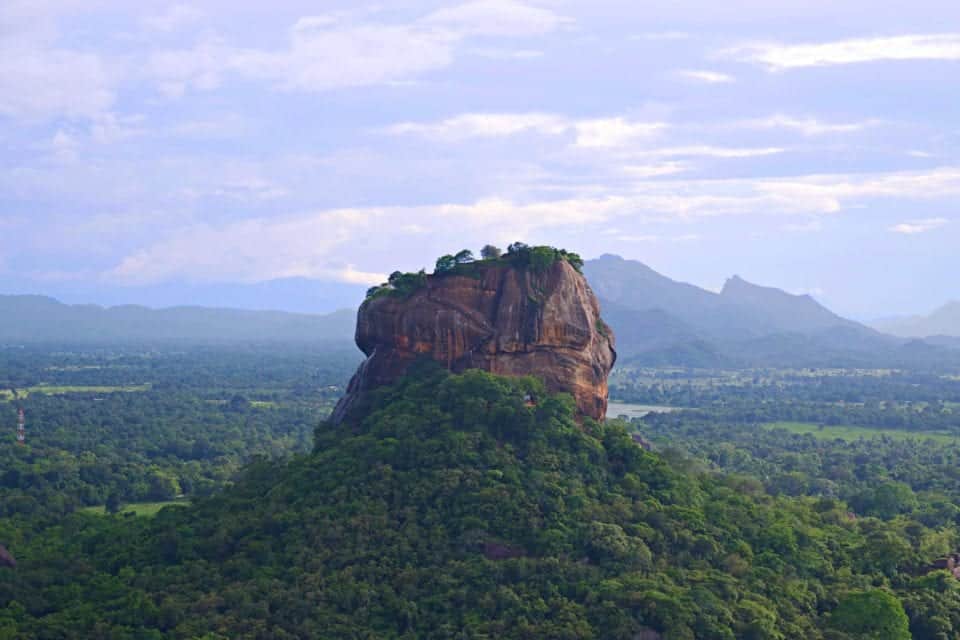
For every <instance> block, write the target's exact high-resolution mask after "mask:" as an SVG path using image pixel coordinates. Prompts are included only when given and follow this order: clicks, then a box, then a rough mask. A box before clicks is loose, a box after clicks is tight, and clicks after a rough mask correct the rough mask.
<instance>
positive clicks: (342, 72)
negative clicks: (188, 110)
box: [149, 0, 569, 97]
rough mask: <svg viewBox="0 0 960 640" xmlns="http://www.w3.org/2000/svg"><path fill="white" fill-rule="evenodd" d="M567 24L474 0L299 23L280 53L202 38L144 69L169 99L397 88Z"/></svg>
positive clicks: (505, 0) (542, 12)
mask: <svg viewBox="0 0 960 640" xmlns="http://www.w3.org/2000/svg"><path fill="white" fill-rule="evenodd" d="M568 23H569V19H567V18H564V17H562V16H560V15H558V14H555V13H554V12H552V11H549V10H547V9H542V8H537V7H532V6H528V5H525V4H522V3H520V2H514V1H513V0H478V1H476V2H469V3H466V4H462V5H459V6H455V7H449V8H445V9H440V10H438V11H435V12H434V13H431V14H428V15H426V16H424V17H422V18H420V19H418V20H413V21H408V22H404V23H389V24H387V23H352V22H348V21H345V19H341V18H339V17H331V16H306V17H302V18H300V19H299V20H298V21H297V22H296V23H295V24H294V25H293V27H292V28H291V29H290V34H289V44H288V45H287V46H286V47H284V48H279V49H274V50H268V49H252V48H242V47H235V46H232V45H229V44H227V43H226V42H225V41H224V40H222V39H219V38H215V37H208V38H207V39H205V40H203V41H201V42H199V43H198V44H197V45H196V46H194V47H193V48H191V49H183V50H169V51H161V52H157V53H155V54H154V55H153V56H151V59H150V62H149V69H150V72H151V74H152V75H153V77H154V78H155V79H156V81H157V83H158V85H159V87H160V89H161V91H162V92H163V93H165V94H166V95H168V96H172V97H175V96H179V95H181V94H183V93H184V91H186V90H187V89H194V90H209V89H214V88H216V87H218V86H219V85H220V84H221V83H222V82H223V79H224V77H225V76H227V75H231V74H233V75H237V76H241V77H246V78H252V79H256V80H262V81H266V82H271V83H273V84H275V85H276V86H278V87H280V88H283V89H287V90H297V91H327V90H331V89H340V88H347V87H361V86H370V85H378V84H396V83H403V82H407V81H409V80H410V79H411V78H414V77H416V76H418V75H420V74H423V73H426V72H429V71H435V70H438V69H442V68H445V67H447V66H449V65H451V64H452V63H453V61H454V60H455V58H456V57H457V55H460V54H461V53H464V52H468V50H464V47H463V44H464V43H465V42H467V41H468V40H470V39H471V38H477V37H483V38H518V37H531V36H539V35H543V34H545V33H548V32H550V31H553V30H555V29H557V28H560V27H561V26H563V25H565V24H568Z"/></svg>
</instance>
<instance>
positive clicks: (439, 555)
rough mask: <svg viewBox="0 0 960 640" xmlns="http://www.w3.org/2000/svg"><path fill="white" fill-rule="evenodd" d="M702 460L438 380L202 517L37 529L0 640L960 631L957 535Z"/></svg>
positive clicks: (205, 502)
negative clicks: (946, 564)
mask: <svg viewBox="0 0 960 640" xmlns="http://www.w3.org/2000/svg"><path fill="white" fill-rule="evenodd" d="M531 396H533V397H537V398H538V399H539V402H538V403H537V404H535V405H532V406H531V405H530V404H529V403H528V402H526V401H525V398H527V397H531ZM696 460H697V458H696V457H694V456H692V455H683V456H682V455H673V454H669V455H666V456H664V455H660V454H657V453H648V452H645V451H643V450H642V449H641V448H640V447H638V446H636V444H635V443H634V442H633V440H632V439H631V437H630V435H629V433H628V425H626V424H625V423H622V422H620V421H617V420H612V421H608V422H607V423H606V424H603V425H600V424H597V423H594V422H592V421H590V420H585V421H584V422H582V423H578V422H577V421H576V420H575V418H574V415H573V407H572V402H571V399H570V398H569V397H566V396H550V395H547V394H545V393H544V391H543V389H542V387H541V386H540V383H539V382H538V381H536V380H534V379H523V378H521V379H505V378H499V377H496V376H492V375H489V374H484V373H480V372H468V373H467V374H464V375H459V376H453V375H449V374H446V373H445V372H442V371H436V370H424V371H420V372H418V373H416V374H415V375H412V376H409V377H408V378H406V379H404V380H403V381H401V382H400V383H399V384H398V385H396V386H394V387H392V388H387V389H383V390H380V391H379V392H377V394H376V395H375V396H374V397H373V399H372V400H371V403H370V406H368V407H366V409H365V410H364V411H363V412H361V413H360V414H359V415H358V416H356V417H355V419H354V420H353V421H348V422H346V423H344V424H343V425H341V426H340V427H337V428H334V427H331V426H328V425H321V426H320V427H319V428H318V429H317V432H316V445H315V450H314V451H313V452H312V453H310V454H306V455H301V456H299V457H295V458H294V459H292V460H290V461H289V462H287V463H285V464H282V465H280V464H277V463H275V462H273V463H271V462H255V463H253V464H252V465H251V466H249V467H248V468H247V470H246V471H245V472H244V474H243V476H242V477H241V478H240V479H238V480H237V481H236V482H235V483H234V484H233V485H232V486H231V487H229V488H228V489H226V490H224V491H222V492H219V493H217V494H215V495H213V496H211V497H207V498H197V499H196V500H195V502H194V504H193V506H191V507H188V508H180V509H166V510H163V511H161V512H160V513H159V514H158V515H157V516H156V517H155V518H153V519H148V518H134V519H130V518H122V517H121V518H117V517H96V516H92V515H88V514H84V513H75V514H73V515H71V516H69V517H67V518H65V519H63V520H62V521H61V522H60V523H59V524H58V525H57V526H55V527H49V528H47V529H45V530H43V531H40V532H38V533H37V534H35V535H32V536H28V537H24V539H23V540H22V545H21V546H19V547H18V550H19V552H20V559H21V564H20V566H19V567H18V569H17V570H16V571H7V572H5V573H3V574H0V603H3V605H4V606H5V608H4V609H3V610H2V613H0V630H2V631H0V637H10V638H13V637H17V638H20V637H37V638H68V637H78V635H80V636H82V637H105V638H306V637H316V638H323V637H329V638H391V637H394V638H495V637H504V638H511V637H514V638H530V637H543V638H630V639H633V638H636V637H638V635H639V634H641V633H647V634H648V635H649V634H650V633H653V632H655V633H658V634H661V635H662V637H664V638H669V639H671V640H676V639H693V638H728V639H731V640H732V639H734V638H751V639H765V638H769V639H775V638H831V639H840V638H910V637H911V633H912V637H914V638H921V639H926V638H938V639H939V638H952V637H955V635H956V634H955V630H956V629H960V587H958V582H957V581H956V580H954V579H953V578H952V577H951V576H949V574H947V573H946V572H932V573H931V572H928V571H927V569H926V566H927V565H928V564H929V563H930V562H931V561H932V560H934V559H936V558H937V557H939V556H940V555H942V554H944V553H946V552H948V551H950V550H953V549H955V548H956V545H957V542H958V540H957V533H956V529H955V524H954V521H953V520H951V519H943V518H942V517H940V516H942V515H943V514H940V515H929V517H924V514H923V512H922V511H912V510H911V509H901V508H898V509H897V513H896V514H893V513H887V512H883V511H882V510H878V511H876V512H875V513H872V514H871V513H867V512H866V511H865V512H863V513H861V514H856V515H853V514H852V513H851V509H852V507H851V506H850V505H849V504H847V503H846V502H845V501H844V498H843V496H842V495H834V496H830V495H826V494H823V495H806V494H804V493H802V492H798V493H797V494H796V495H787V494H785V493H784V492H780V491H776V490H775V489H774V488H773V487H770V488H769V489H768V488H767V487H766V486H764V484H763V482H761V481H759V480H757V479H754V478H753V477H752V476H749V475H745V474H743V473H735V474H727V473H720V472H716V471H714V470H712V469H710V468H709V467H708V466H707V464H706V463H697V462H696ZM915 497H916V496H915ZM917 500H918V504H919V502H920V501H921V499H920V498H917ZM3 634H6V635H3ZM651 637H653V636H651Z"/></svg>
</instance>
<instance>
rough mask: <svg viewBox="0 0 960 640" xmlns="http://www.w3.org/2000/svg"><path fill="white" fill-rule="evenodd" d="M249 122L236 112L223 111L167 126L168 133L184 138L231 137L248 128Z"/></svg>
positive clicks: (240, 133)
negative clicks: (211, 115) (219, 113)
mask: <svg viewBox="0 0 960 640" xmlns="http://www.w3.org/2000/svg"><path fill="white" fill-rule="evenodd" d="M250 126H251V125H250V122H248V120H247V119H246V118H244V117H243V116H241V115H239V114H236V113H225V114H222V115H218V116H216V117H211V118H204V119H200V120H185V121H183V122H179V123H177V124H175V125H173V126H172V127H170V128H169V133H170V134H172V135H174V136H181V137H185V138H233V137H236V136H239V135H242V134H243V133H245V132H246V131H248V130H249V128H250Z"/></svg>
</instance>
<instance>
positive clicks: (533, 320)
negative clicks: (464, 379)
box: [332, 259, 616, 422]
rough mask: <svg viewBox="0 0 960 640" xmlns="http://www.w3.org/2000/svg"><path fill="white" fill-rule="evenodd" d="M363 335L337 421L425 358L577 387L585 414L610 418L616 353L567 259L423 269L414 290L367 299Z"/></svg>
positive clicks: (552, 386)
mask: <svg viewBox="0 0 960 640" xmlns="http://www.w3.org/2000/svg"><path fill="white" fill-rule="evenodd" d="M356 341H357V345H358V346H359V347H360V349H361V350H362V351H363V352H364V353H365V354H366V355H367V359H366V360H365V361H364V362H363V363H362V364H361V365H360V368H359V369H358V370H357V372H356V374H354V376H353V379H352V380H351V381H350V385H349V387H348V389H347V394H346V395H345V396H344V397H343V398H342V399H341V401H340V403H339V404H338V405H337V407H336V409H334V413H333V416H332V419H333V420H334V421H335V422H339V421H342V420H343V419H344V417H346V415H347V414H348V413H349V411H350V409H351V407H352V406H353V405H354V404H355V402H356V400H357V398H358V397H360V395H362V394H363V393H364V392H365V391H367V390H370V389H373V388H376V387H378V386H380V385H385V384H390V383H391V382H393V381H394V380H396V379H397V378H398V377H400V376H401V375H403V374H404V372H405V371H406V370H407V367H409V365H410V364H411V363H413V362H414V361H416V360H417V359H418V358H423V357H429V358H432V359H433V360H435V361H437V362H439V363H441V364H442V365H443V366H445V367H446V368H448V369H449V370H451V371H454V372H460V371H464V370H466V369H471V368H476V369H483V370H486V371H489V372H491V373H496V374H500V375H511V376H519V375H534V376H537V377H539V378H541V379H543V380H544V382H545V383H546V386H547V388H548V389H549V390H550V391H554V392H568V393H570V394H572V395H573V397H574V398H575V399H576V403H577V409H578V411H579V412H580V413H581V414H582V415H586V416H590V417H592V418H595V419H597V420H602V419H603V417H604V415H605V413H606V408H607V375H608V374H609V373H610V369H611V368H612V367H613V363H614V361H615V359H616V352H615V351H614V337H613V333H612V332H611V331H610V329H609V327H607V326H606V324H604V322H603V321H602V320H601V319H600V307H599V304H598V303H597V299H596V297H595V296H594V294H593V292H592V291H591V290H590V287H589V286H588V285H587V281H586V280H585V279H584V277H583V275H582V274H580V272H579V271H577V269H575V268H574V267H573V266H572V265H571V264H570V263H569V262H568V261H566V260H563V259H559V260H556V261H554V262H552V264H549V265H546V266H540V267H538V268H533V267H530V266H518V265H516V264H513V263H511V262H510V261H505V260H490V261H481V262H476V263H472V264H470V265H467V267H466V268H463V269H458V270H456V271H455V272H453V273H446V274H442V275H431V276H424V277H423V278H422V283H421V284H420V285H419V286H417V287H416V288H414V289H413V290H412V291H408V292H404V293H403V294H394V295H391V294H389V293H388V294H386V295H378V296H374V297H372V298H369V299H368V300H367V301H366V302H364V303H363V305H362V306H361V307H360V310H359V312H358V314H357V332H356Z"/></svg>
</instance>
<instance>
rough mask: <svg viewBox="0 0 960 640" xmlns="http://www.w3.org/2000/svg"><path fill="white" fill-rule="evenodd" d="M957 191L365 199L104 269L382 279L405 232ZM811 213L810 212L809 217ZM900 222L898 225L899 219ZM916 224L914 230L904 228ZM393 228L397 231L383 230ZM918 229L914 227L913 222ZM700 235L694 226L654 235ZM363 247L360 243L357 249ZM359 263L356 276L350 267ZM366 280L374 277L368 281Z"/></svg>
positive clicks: (729, 212)
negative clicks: (386, 202)
mask: <svg viewBox="0 0 960 640" xmlns="http://www.w3.org/2000/svg"><path fill="white" fill-rule="evenodd" d="M957 195H960V169H958V168H947V169H941V170H937V171H933V172H927V173H918V172H903V173H889V174H878V175H869V176H857V175H813V176H798V177H794V178H778V179H725V180H670V181H657V180H638V181H636V182H633V183H631V184H630V185H629V186H628V187H627V188H624V189H621V190H619V191H618V192H617V193H615V194H613V195H610V194H609V193H608V195H603V196H585V197H576V196H574V197H569V198H558V199H551V200H536V201H530V202H522V201H518V200H515V199H506V198H486V199H480V200H477V201H474V202H470V203H445V204H436V205H420V206H388V207H357V208H350V209H333V210H321V211H315V212H309V213H304V214H299V215H288V216H276V217H257V218H251V219H246V220H242V221H238V222H233V223H228V224H225V225H221V226H212V225H192V226H189V227H186V228H181V229H179V230H177V231H174V232H173V233H172V234H171V235H170V236H168V237H167V238H166V239H164V240H161V241H159V242H155V243H154V244H152V245H148V246H146V247H144V248H143V249H141V250H139V251H136V252H134V253H133V254H131V255H129V256H127V257H126V258H124V259H123V260H122V261H121V262H120V264H118V265H117V267H116V268H115V269H113V270H112V271H110V272H109V273H108V274H107V275H106V277H107V278H108V279H110V280H114V281H119V282H125V283H148V282H158V281H163V280H167V279H174V278H187V279H207V280H236V281H258V280H266V279H272V278H280V277H291V276H304V277H314V278H328V279H329V278H339V279H345V278H347V277H350V278H353V280H351V281H363V282H368V281H369V282H377V281H380V279H381V276H380V275H379V273H378V270H379V269H383V270H389V269H390V268H391V265H392V263H393V261H394V260H395V257H394V256H393V252H394V249H393V248H395V247H396V246H397V245H398V244H402V243H403V242H405V239H407V238H412V237H416V238H417V240H416V242H418V243H420V244H422V243H424V242H427V240H425V239H423V231H424V230H425V229H429V242H432V243H436V244H438V245H440V246H456V245H459V244H462V240H463V238H464V237H484V238H490V239H491V240H493V241H495V242H502V241H509V240H511V239H516V238H530V237H536V236H537V235H539V234H540V233H541V232H542V231H543V230H551V229H552V230H554V232H563V233H574V234H575V233H578V232H579V230H586V229H589V230H591V231H596V230H597V229H602V228H605V227H609V228H612V229H613V228H616V229H621V230H622V231H623V234H622V235H624V236H631V237H632V238H633V239H634V240H635V241H641V240H644V241H646V240H653V239H655V238H653V237H652V236H649V235H646V234H642V233H636V231H637V230H640V229H643V228H644V227H643V225H645V224H647V223H653V222H682V221H692V220H696V219H699V218H704V217H719V216H741V215H754V216H785V217H787V218H788V219H789V218H790V217H799V218H800V219H801V220H802V221H803V222H799V223H797V225H798V227H797V229H796V230H800V229H799V225H800V224H803V223H806V225H807V226H808V227H809V229H808V230H813V227H814V224H815V221H816V218H817V217H819V216H822V215H826V214H836V213H838V212H840V211H841V210H843V209H850V208H853V207H856V206H858V205H860V204H862V203H865V202H867V201H870V200H872V199H875V198H909V199H916V200H922V199H934V198H947V197H956V196H957ZM811 218H812V220H811ZM943 224H946V220H945V219H941V218H936V219H931V220H919V221H910V222H908V223H904V225H910V226H909V227H906V226H904V227H903V228H902V229H900V228H893V229H892V230H894V231H898V232H901V233H910V232H914V233H916V232H919V230H920V228H921V227H923V229H922V230H930V229H933V228H936V227H937V226H942V225H943ZM898 227H899V225H898ZM908 228H909V229H910V230H909V231H908V230H907V229H908ZM385 229H390V230H391V232H390V233H384V232H383V230H385ZM914 229H916V231H915V230H914ZM661 238H662V239H663V240H669V241H671V242H691V241H695V240H697V239H698V235H697V234H696V233H688V234H678V235H673V236H669V235H668V236H657V237H656V239H661ZM361 246H362V250H359V249H358V247H361ZM354 263H357V264H362V266H363V268H362V269H361V268H359V267H358V268H357V269H356V270H355V271H356V273H353V274H351V275H349V276H348V274H347V273H346V272H344V271H343V268H344V265H347V264H354ZM366 278H369V280H366Z"/></svg>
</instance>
